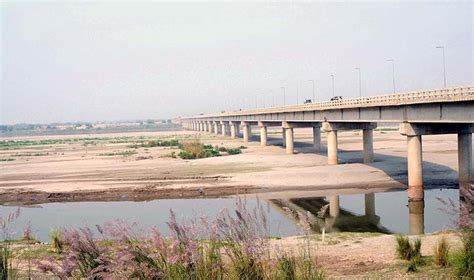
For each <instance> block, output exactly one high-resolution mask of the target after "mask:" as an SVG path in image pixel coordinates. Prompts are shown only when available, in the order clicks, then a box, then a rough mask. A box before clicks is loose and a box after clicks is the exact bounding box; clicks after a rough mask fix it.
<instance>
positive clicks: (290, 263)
mask: <svg viewBox="0 0 474 280" xmlns="http://www.w3.org/2000/svg"><path fill="white" fill-rule="evenodd" d="M275 274H276V276H275V277H274V278H275V279H296V259H295V257H294V256H289V255H284V256H283V257H280V258H279V259H278V260H277V264H276V273H275Z"/></svg>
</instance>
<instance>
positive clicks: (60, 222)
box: [0, 184, 474, 241]
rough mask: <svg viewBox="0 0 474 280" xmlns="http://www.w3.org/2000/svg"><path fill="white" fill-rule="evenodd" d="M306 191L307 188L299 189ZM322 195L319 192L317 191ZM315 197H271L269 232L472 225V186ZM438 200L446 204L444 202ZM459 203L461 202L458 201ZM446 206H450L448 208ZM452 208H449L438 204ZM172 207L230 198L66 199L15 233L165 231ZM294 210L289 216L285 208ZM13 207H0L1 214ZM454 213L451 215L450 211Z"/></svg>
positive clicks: (206, 208)
mask: <svg viewBox="0 0 474 280" xmlns="http://www.w3.org/2000/svg"><path fill="white" fill-rule="evenodd" d="M301 193H302V194H306V195H309V193H308V192H306V193H305V192H301ZM319 194H321V195H319ZM319 194H318V195H315V196H313V197H289V198H284V199H281V197H284V196H285V195H284V194H283V195H280V196H279V197H280V198H279V199H269V200H268V201H269V204H270V207H269V210H268V211H269V225H270V234H271V235H275V236H288V235H295V234H298V233H299V230H298V224H299V220H298V217H297V215H295V213H298V212H299V213H303V214H305V216H307V217H308V221H309V224H310V227H311V230H312V231H313V232H315V233H319V232H321V231H322V229H323V228H324V229H325V230H326V232H381V233H402V234H422V233H428V232H434V231H439V230H445V229H453V228H456V226H455V225H456V224H457V223H459V224H461V223H464V224H469V223H470V224H471V226H472V223H473V221H474V217H473V197H474V190H473V185H472V184H465V185H463V186H461V187H460V190H458V189H429V190H426V191H425V195H424V196H425V200H424V201H418V202H408V198H407V193H406V191H404V190H399V191H386V192H377V193H359V194H331V195H327V194H324V193H319ZM438 198H443V199H444V200H445V201H448V202H449V201H451V202H452V203H451V202H450V203H447V204H443V203H441V202H440V200H439V199H438ZM459 202H461V203H459ZM247 203H248V207H249V208H252V207H253V206H254V205H256V199H255V198H254V196H251V197H247ZM447 205H448V206H447ZM447 207H450V208H452V209H448V210H449V211H441V210H440V208H447ZM170 208H172V209H173V210H174V211H175V212H176V213H177V215H178V216H179V217H180V219H181V218H183V219H189V218H192V217H194V216H197V217H199V216H200V215H202V214H204V215H206V216H208V217H209V218H212V217H214V216H216V215H218V213H219V212H220V211H221V209H223V208H228V209H229V211H231V212H233V211H234V209H235V199H234V198H200V199H159V200H152V201H140V202H131V201H116V202H67V203H49V204H39V205H35V206H34V208H33V207H31V206H30V207H23V208H22V210H21V216H20V219H19V220H18V224H17V229H18V231H19V232H21V231H22V229H23V228H24V227H25V226H26V225H27V224H28V222H31V226H32V228H33V233H34V235H35V236H36V237H37V238H39V239H40V240H42V241H48V239H49V235H50V232H51V230H53V229H55V228H57V227H66V228H67V227H71V226H84V225H88V226H90V227H91V228H95V225H96V224H103V223H105V222H107V221H112V220H114V219H123V220H125V221H128V222H137V223H138V224H139V225H140V226H141V228H143V229H147V228H150V227H153V226H154V227H157V228H158V229H159V230H160V231H161V232H162V233H163V234H164V235H166V234H168V230H167V226H166V222H167V220H168V210H169V209H170ZM285 209H287V210H289V211H291V212H292V213H293V214H291V215H289V214H288V211H287V210H285ZM14 210H16V207H8V206H1V205H0V215H3V214H4V213H9V212H11V211H14ZM447 212H452V213H454V214H455V215H454V216H453V215H452V214H449V213H447Z"/></svg>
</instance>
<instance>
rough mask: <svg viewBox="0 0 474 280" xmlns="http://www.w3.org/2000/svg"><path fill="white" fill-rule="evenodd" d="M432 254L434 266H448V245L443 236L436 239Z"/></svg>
mask: <svg viewBox="0 0 474 280" xmlns="http://www.w3.org/2000/svg"><path fill="white" fill-rule="evenodd" d="M433 253H434V254H433V256H434V262H435V264H437V265H439V266H442V267H446V266H447V265H448V254H449V244H448V240H447V239H446V236H444V235H443V236H442V237H440V238H439V239H438V241H437V242H436V245H435V247H434V252H433Z"/></svg>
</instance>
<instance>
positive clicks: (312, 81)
mask: <svg viewBox="0 0 474 280" xmlns="http://www.w3.org/2000/svg"><path fill="white" fill-rule="evenodd" d="M308 82H311V83H312V84H313V103H315V102H316V96H315V95H314V80H308Z"/></svg>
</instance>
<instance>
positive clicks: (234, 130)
mask: <svg viewBox="0 0 474 280" xmlns="http://www.w3.org/2000/svg"><path fill="white" fill-rule="evenodd" d="M229 124H230V137H231V138H233V139H235V138H237V124H236V123H235V122H229Z"/></svg>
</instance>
